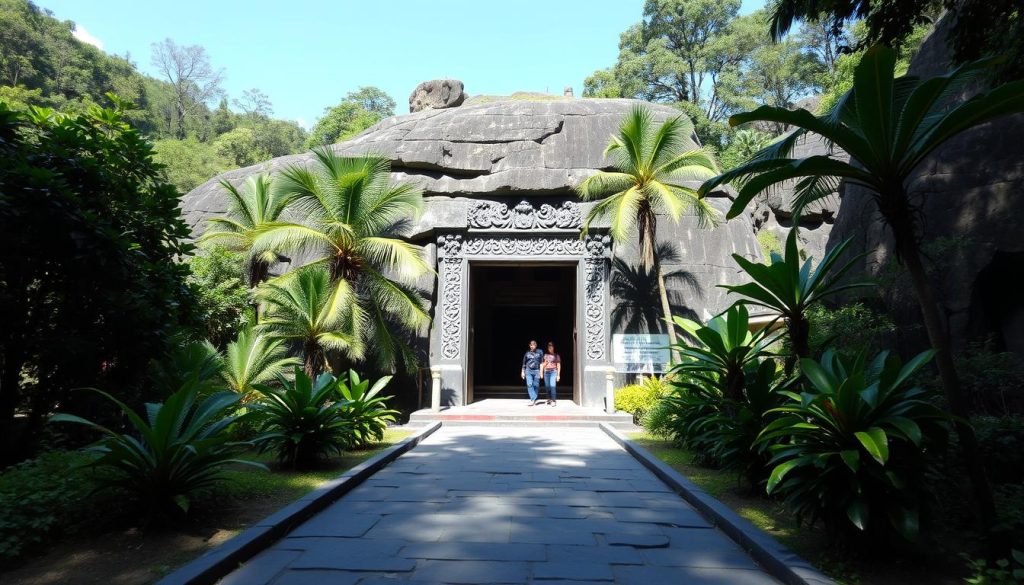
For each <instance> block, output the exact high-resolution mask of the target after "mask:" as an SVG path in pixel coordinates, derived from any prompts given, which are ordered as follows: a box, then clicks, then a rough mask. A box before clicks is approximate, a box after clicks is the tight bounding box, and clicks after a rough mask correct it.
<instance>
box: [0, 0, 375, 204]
mask: <svg viewBox="0 0 1024 585" xmlns="http://www.w3.org/2000/svg"><path fill="white" fill-rule="evenodd" d="M74 30H75V24H74V23H73V22H72V21H69V20H60V19H59V18H58V15H55V14H53V13H52V12H50V11H49V10H46V9H45V8H44V7H42V6H39V5H37V4H34V3H32V2H28V1H27V0H0V100H3V101H5V102H7V104H8V105H9V106H10V107H11V108H13V109H23V108H27V107H28V106H40V107H49V108H54V109H57V110H61V111H70V112H77V111H83V110H85V109H87V108H88V107H89V106H91V105H94V104H100V105H110V102H109V100H108V99H107V98H106V96H105V94H106V93H108V92H110V93H113V94H116V95H117V96H118V97H120V98H121V99H124V100H127V101H130V102H131V103H132V104H134V109H133V110H131V111H129V112H128V114H127V119H128V120H129V121H130V123H131V124H132V125H134V126H135V127H136V128H138V129H139V130H140V131H141V132H143V133H144V134H145V135H146V136H148V137H149V138H150V139H151V140H152V141H153V142H154V145H155V148H156V153H157V154H156V158H157V161H158V162H160V163H162V164H164V165H166V173H167V177H168V179H169V180H170V181H171V182H172V183H173V184H174V185H175V186H177V187H178V189H179V190H180V191H181V192H183V193H184V192H187V191H189V190H191V189H192V188H194V187H196V186H197V185H199V184H201V183H203V182H204V181H206V180H207V179H209V178H210V177H213V176H214V175H217V174H218V173H221V172H223V171H225V170H228V169H232V168H235V167H242V166H247V165H251V164H255V163H257V162H260V161H263V160H266V159H269V158H272V157H275V156H282V155H285V154H292V153H296V152H301V151H303V150H305V149H306V148H308V147H310V146H314V145H316V144H324V143H331V142H334V141H337V140H339V139H342V138H345V137H347V136H351V135H353V134H356V133H358V132H361V131H362V130H364V129H366V128H368V127H369V126H371V125H373V124H374V123H376V122H377V121H378V120H380V119H381V118H382V117H385V116H390V115H392V114H393V113H394V107H395V102H394V100H392V99H391V98H390V97H389V96H387V95H386V94H384V92H382V91H381V90H379V89H377V88H374V87H364V88H360V89H359V90H357V91H354V92H351V93H349V94H348V95H346V96H345V97H344V98H343V99H342V100H341V102H340V103H339V104H337V105H335V106H334V107H329V108H326V109H325V111H324V115H323V117H322V118H321V120H320V121H319V122H318V123H317V124H316V126H315V127H314V128H313V129H312V130H311V131H310V132H308V133H307V132H306V131H305V130H304V129H303V128H302V127H300V126H299V125H298V124H297V123H296V122H294V121H290V120H280V119H276V118H274V117H273V113H274V109H273V103H272V102H271V99H270V97H269V96H268V95H266V94H265V93H264V92H263V91H261V90H260V89H259V88H252V89H248V90H245V91H244V92H242V95H240V96H230V95H228V94H227V92H226V91H225V90H224V87H223V81H224V78H225V76H226V72H225V71H224V70H223V69H220V68H217V67H216V65H215V63H214V60H213V57H212V56H211V55H208V54H207V52H206V50H205V49H204V48H203V47H201V46H198V45H192V46H185V45H179V44H178V43H176V42H175V41H173V40H171V39H163V40H159V39H153V40H154V43H153V45H152V53H151V55H147V56H145V58H148V59H149V60H150V63H151V64H152V65H153V69H154V70H155V71H158V72H159V74H158V75H159V77H158V78H157V77H150V76H148V75H145V74H143V73H141V72H140V71H139V70H138V68H137V64H136V62H135V61H134V60H133V56H131V55H124V56H118V55H109V54H107V53H105V52H103V51H101V50H100V49H97V48H96V47H94V46H92V45H89V44H86V43H83V42H81V41H79V40H78V39H77V38H75V37H74V35H73V32H74Z"/></svg>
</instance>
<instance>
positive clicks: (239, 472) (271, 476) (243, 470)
mask: <svg viewBox="0 0 1024 585" xmlns="http://www.w3.org/2000/svg"><path fill="white" fill-rule="evenodd" d="M411 434H412V432H411V431H405V430H395V429H387V430H385V431H384V441H383V442H381V443H378V444H375V445H371V446H370V447H369V448H367V449H361V450H358V451H346V452H344V453H342V454H341V455H339V456H336V457H332V458H331V459H330V460H328V461H326V462H325V463H324V465H323V466H321V467H320V468H318V469H313V470H300V471H293V470H290V469H283V468H279V467H278V466H277V463H276V461H275V459H274V456H273V454H270V453H263V454H260V455H251V456H249V457H247V459H249V460H251V461H258V462H260V463H263V464H265V465H267V466H268V467H270V468H271V469H272V470H273V471H264V470H262V469H258V468H255V467H249V466H239V467H238V468H236V469H232V470H230V471H228V472H226V473H225V476H226V477H227V481H226V482H225V483H224V486H225V487H224V492H225V493H224V495H225V496H227V497H230V498H245V497H261V498H271V499H274V500H277V501H284V502H288V501H291V500H296V499H298V498H300V497H302V496H304V495H306V494H307V493H309V492H311V491H313V490H315V489H316V488H318V487H320V486H321V485H323V484H324V483H325V482H327V481H330V480H332V479H334V478H336V477H338V476H339V475H340V474H342V473H344V472H345V471H347V470H349V469H351V468H353V467H355V466H356V465H359V464H360V463H362V462H363V461H366V460H367V459H369V458H370V457H373V456H374V455H376V454H377V453H380V452H381V451H383V450H384V449H386V448H388V447H390V446H392V445H393V444H395V443H398V442H399V441H401V440H402V439H404V438H406V437H408V436H409V435H411Z"/></svg>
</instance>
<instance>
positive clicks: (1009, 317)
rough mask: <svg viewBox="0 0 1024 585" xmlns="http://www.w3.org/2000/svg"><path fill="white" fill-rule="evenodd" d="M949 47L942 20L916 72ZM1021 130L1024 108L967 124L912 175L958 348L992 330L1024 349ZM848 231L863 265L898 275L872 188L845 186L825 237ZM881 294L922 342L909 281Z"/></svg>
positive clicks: (940, 61)
mask: <svg viewBox="0 0 1024 585" xmlns="http://www.w3.org/2000/svg"><path fill="white" fill-rule="evenodd" d="M948 55H949V54H948V51H947V49H946V42H945V34H944V30H943V26H941V25H940V27H939V30H937V31H936V32H935V33H933V34H932V35H931V36H930V37H929V38H928V39H926V40H925V42H924V45H923V46H922V48H921V51H920V52H919V53H918V55H917V56H916V58H915V59H914V60H913V62H912V64H911V67H910V74H911V75H921V76H932V75H937V74H940V73H943V72H945V71H946V70H947V69H948V67H947V65H946V64H947V62H948ZM977 89H978V88H974V90H973V91H977ZM967 95H968V94H964V95H963V96H961V98H960V99H964V98H966V97H967ZM1022 135H1024V115H1015V116H1011V117H1006V118H1002V119H1000V120H997V121H995V122H991V123H988V124H985V125H982V126H979V127H978V128H975V129H973V130H971V131H968V132H964V133H962V134H960V135H957V136H955V137H954V138H953V139H951V140H949V141H948V142H947V143H946V144H945V146H943V147H942V148H941V149H940V150H938V151H936V152H935V153H934V154H933V155H932V156H931V157H929V158H928V159H927V160H926V161H925V162H923V163H922V164H921V165H920V166H919V167H918V169H917V171H916V173H915V174H914V176H913V177H912V179H911V181H910V182H909V188H910V192H911V194H912V196H913V197H914V198H915V200H916V201H917V202H918V203H919V204H920V212H921V213H920V218H921V220H922V225H923V233H922V234H921V239H922V241H923V243H924V249H925V252H926V254H927V256H928V258H927V264H928V265H929V267H930V269H931V271H932V275H933V284H934V286H935V287H936V291H937V292H938V295H939V297H940V300H941V305H942V309H943V312H944V313H945V316H946V318H947V320H948V327H949V329H950V332H951V335H952V339H953V343H954V348H955V349H959V348H962V347H963V345H964V343H965V342H967V341H969V340H972V339H983V338H985V337H992V338H993V339H994V340H995V342H996V345H997V347H998V348H1000V349H1008V350H1012V351H1016V352H1018V353H1020V354H1022V355H1024V301H1022V300H1021V296H1020V295H1019V294H1017V292H1016V291H1015V290H1014V289H1013V288H1012V285H1011V284H1010V283H1011V282H1015V280H1014V277H1013V275H1014V274H1016V275H1017V276H1018V277H1019V276H1021V275H1024V238H1021V235H1020V229H1021V227H1020V226H1021V219H1020V218H1021V217H1024V197H1022V196H1021V195H1022V193H1024V142H1022V141H1021V140H1020V137H1021V136H1022ZM848 237H852V238H854V242H855V247H856V248H859V250H860V251H865V252H869V255H868V256H867V257H866V259H865V265H864V269H865V271H867V272H868V273H870V274H875V275H879V276H881V275H890V278H888V279H887V280H890V281H891V280H892V278H891V275H892V274H894V273H897V274H898V272H899V271H898V269H897V268H896V262H895V258H894V257H893V254H892V238H891V236H890V235H889V230H888V227H886V226H884V225H883V224H882V221H881V217H880V216H879V214H878V212H877V210H876V208H875V205H874V203H873V202H872V201H871V197H870V194H869V193H867V192H865V190H863V189H860V188H854V187H853V186H848V185H846V186H844V187H843V198H842V205H841V207H840V209H839V213H838V216H837V219H836V223H835V227H834V229H833V231H832V234H831V238H830V242H829V245H830V246H832V245H835V244H837V243H838V242H839V241H841V240H843V239H845V238H848ZM884 293H885V299H886V302H887V303H888V305H889V307H890V310H891V313H892V315H893V316H894V318H895V319H896V321H897V325H899V326H900V327H899V330H900V331H901V333H903V334H904V336H906V335H907V333H908V332H914V333H913V335H912V336H911V338H909V339H905V340H904V345H905V346H907V347H911V346H913V347H916V348H919V347H921V346H922V345H924V344H925V343H926V340H925V339H924V338H923V332H922V331H921V329H920V327H917V326H916V325H917V324H919V323H920V320H919V318H918V317H917V315H918V310H917V306H916V301H915V300H914V297H913V293H912V289H911V287H910V285H909V282H908V279H906V278H905V277H904V276H900V277H898V278H896V279H895V282H894V283H893V284H892V285H891V286H887V287H886V288H885V290H884Z"/></svg>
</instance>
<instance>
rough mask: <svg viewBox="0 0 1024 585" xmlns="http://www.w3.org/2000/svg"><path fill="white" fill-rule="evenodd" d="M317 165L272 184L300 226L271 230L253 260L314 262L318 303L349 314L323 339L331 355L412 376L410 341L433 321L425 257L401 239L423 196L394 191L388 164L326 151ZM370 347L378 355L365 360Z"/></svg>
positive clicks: (402, 187)
mask: <svg viewBox="0 0 1024 585" xmlns="http://www.w3.org/2000/svg"><path fill="white" fill-rule="evenodd" d="M314 157H315V159H314V160H315V163H314V165H313V166H312V167H304V166H292V167H289V168H287V169H285V170H284V171H282V172H281V174H280V176H279V177H278V178H277V179H275V180H276V181H277V182H278V187H279V188H280V190H281V192H282V193H285V194H287V196H288V197H290V202H289V204H288V208H289V209H294V210H296V211H297V212H299V214H300V215H301V216H302V217H303V218H304V220H303V222H302V223H297V222H287V221H276V222H271V223H269V224H267V225H266V226H265V227H264V229H262V230H260V232H259V234H258V235H257V237H256V239H255V240H254V243H253V252H254V253H255V254H263V253H267V252H270V251H277V252H282V253H297V252H303V253H305V254H307V255H309V256H310V257H312V258H313V260H312V262H311V263H310V266H311V267H312V268H313V269H315V270H326V274H327V276H328V282H327V283H326V284H325V285H324V290H323V291H321V292H319V293H318V295H319V296H318V298H332V299H335V300H336V301H337V304H338V307H339V308H340V307H342V305H343V307H344V309H345V312H346V314H345V315H344V317H343V321H344V325H345V327H344V328H343V329H341V330H340V333H338V334H337V335H338V336H337V337H333V338H324V337H323V336H321V338H323V339H326V340H328V341H330V342H331V343H333V344H334V345H333V346H332V349H336V350H338V351H339V352H341V353H342V354H343V356H344V357H346V358H348V359H350V360H361V359H366V358H368V359H371V360H373V361H374V362H375V365H377V366H378V367H380V368H381V369H382V370H393V369H394V368H396V367H398V365H399V364H404V365H405V366H406V368H413V367H415V364H416V356H415V355H414V354H413V351H412V349H411V348H410V345H409V341H408V337H409V334H410V333H411V332H415V331H419V330H421V329H422V328H423V327H424V326H425V325H426V324H427V323H429V321H430V317H429V315H428V314H427V312H426V310H425V308H424V307H425V304H426V302H425V300H424V298H423V296H422V295H421V294H420V292H419V291H418V290H417V289H416V288H415V284H416V282H417V280H418V279H419V278H420V277H421V276H424V275H426V274H430V273H431V269H430V266H429V265H428V264H427V262H426V260H425V259H424V257H423V251H422V249H421V248H420V247H418V246H415V245H413V244H411V243H409V242H407V241H405V240H404V239H403V238H404V235H405V234H406V231H407V229H408V227H409V223H410V220H412V219H414V218H415V217H416V216H417V214H418V213H419V211H420V208H421V207H422V203H423V198H422V195H421V193H420V191H419V190H418V189H416V188H414V187H412V186H411V185H409V184H399V185H394V184H392V183H391V180H390V164H389V163H388V161H387V160H386V159H383V158H379V157H372V156H370V157H362V158H344V157H339V156H337V155H335V154H334V153H333V152H332V151H331V150H330V149H328V148H319V149H316V150H314ZM314 273H315V272H314ZM311 278H312V277H311ZM316 278H320V277H316ZM307 283H309V284H312V281H307ZM287 286H289V285H275V286H273V287H270V288H271V290H274V291H278V292H279V291H281V290H283V288H284V287H287ZM307 290H310V291H311V290H312V289H308V287H307ZM272 294H274V295H277V292H275V293H272ZM307 296H308V295H307ZM310 298H311V297H310ZM330 306H331V307H333V306H334V304H332V305H330ZM307 313H308V311H307ZM307 316H308V315H307ZM277 322H278V323H279V322H280V320H278V321H277ZM332 324H333V322H332ZM370 344H372V345H373V347H374V352H373V353H371V354H365V355H364V353H363V350H364V348H365V347H367V346H369V345H370ZM310 348H312V346H310ZM306 355H307V360H308V359H309V355H310V353H309V352H307V353H306Z"/></svg>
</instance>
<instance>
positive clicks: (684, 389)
mask: <svg viewBox="0 0 1024 585" xmlns="http://www.w3.org/2000/svg"><path fill="white" fill-rule="evenodd" d="M676 322H677V323H678V324H679V325H680V326H682V327H683V328H684V329H685V330H686V331H687V332H688V333H689V334H690V336H691V338H692V339H693V340H694V341H693V342H692V343H687V342H683V343H681V344H678V346H677V347H678V350H677V352H678V355H679V356H680V358H681V361H679V362H678V363H676V364H674V365H673V366H672V371H671V375H672V380H671V385H672V386H673V389H672V391H671V393H670V394H669V395H668V396H666V397H665V398H663V399H662V406H660V407H659V409H658V413H657V414H656V420H657V426H658V427H660V428H659V431H660V429H664V431H665V432H663V434H666V435H668V436H670V437H671V438H672V439H673V440H674V441H675V442H676V443H677V444H679V445H680V446H682V447H685V448H686V449H687V450H688V451H690V452H691V453H694V454H696V456H697V461H696V462H697V463H699V464H702V465H707V466H712V467H726V468H730V469H735V470H736V471H739V472H741V473H743V474H744V475H745V476H746V477H747V479H748V480H749V481H750V482H751V483H752V484H755V483H757V482H758V481H760V480H761V479H763V478H764V476H765V474H766V469H765V467H766V463H767V459H768V458H767V456H766V455H765V452H766V449H767V446H766V445H761V446H757V447H755V445H754V442H755V440H756V439H757V437H758V435H759V434H760V432H761V430H762V429H763V428H764V424H765V421H766V418H765V413H766V412H767V411H769V410H771V409H772V408H774V407H776V406H779V405H780V401H781V398H782V396H781V395H780V394H779V392H780V391H781V388H780V386H779V383H778V380H777V378H778V374H777V371H776V370H777V368H776V365H775V362H774V361H773V360H770V359H765V358H767V357H769V355H770V354H769V353H768V351H767V348H768V346H769V345H770V344H771V343H772V342H773V339H772V338H769V337H768V335H769V332H768V331H766V330H764V329H762V330H760V331H758V332H756V333H751V332H750V331H749V328H748V324H749V317H748V314H747V310H746V307H744V306H743V305H741V304H738V305H734V306H733V307H730V308H729V310H728V311H727V312H726V313H725V314H724V315H722V316H719V317H716V318H714V319H712V320H711V321H709V322H708V324H707V325H706V326H701V325H698V324H697V323H694V322H692V321H686V320H683V319H677V320H676Z"/></svg>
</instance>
